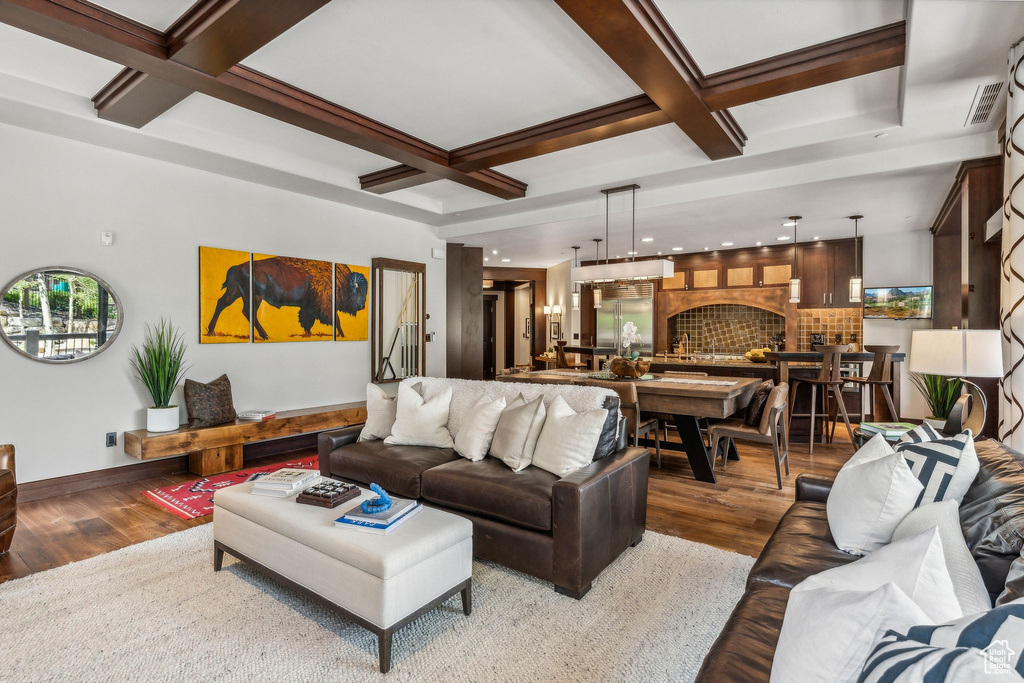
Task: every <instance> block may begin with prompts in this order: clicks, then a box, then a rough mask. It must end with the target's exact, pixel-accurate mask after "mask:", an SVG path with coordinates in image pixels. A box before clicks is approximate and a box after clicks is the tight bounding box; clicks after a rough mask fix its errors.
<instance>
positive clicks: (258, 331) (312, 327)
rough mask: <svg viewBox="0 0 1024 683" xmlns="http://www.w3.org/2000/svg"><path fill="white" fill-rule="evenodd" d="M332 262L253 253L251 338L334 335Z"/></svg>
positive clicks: (299, 338)
mask: <svg viewBox="0 0 1024 683" xmlns="http://www.w3.org/2000/svg"><path fill="white" fill-rule="evenodd" d="M331 280H332V278H331V262H330V261H315V260H313V259H303V258H291V257H288V256H270V255H267V254H253V255H252V309H253V336H252V337H253V341H257V342H284V341H330V340H331V339H334V330H333V326H334V325H333V321H332V319H333V318H334V306H333V303H332V296H331V294H332V292H331Z"/></svg>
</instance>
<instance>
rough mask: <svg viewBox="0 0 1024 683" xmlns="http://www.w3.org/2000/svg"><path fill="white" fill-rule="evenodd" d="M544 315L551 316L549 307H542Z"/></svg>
mask: <svg viewBox="0 0 1024 683" xmlns="http://www.w3.org/2000/svg"><path fill="white" fill-rule="evenodd" d="M544 315H551V307H550V306H545V307H544Z"/></svg>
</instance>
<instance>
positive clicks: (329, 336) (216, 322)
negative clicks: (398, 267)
mask: <svg viewBox="0 0 1024 683" xmlns="http://www.w3.org/2000/svg"><path fill="white" fill-rule="evenodd" d="M369 289H370V269H369V268H366V267H364V266H352V265H346V264H344V263H334V264H332V263H331V262H330V261H317V260H314V259H303V258H291V257H287V256H271V255H268V254H250V253H249V252H247V251H235V250H233V249H216V248H214V247H200V248H199V315H200V321H199V327H200V339H199V341H200V343H202V344H231V343H245V342H248V341H250V339H251V340H252V341H255V342H285V341H330V340H337V341H366V339H368V330H369V311H368V310H367V309H368V306H367V294H368V293H369Z"/></svg>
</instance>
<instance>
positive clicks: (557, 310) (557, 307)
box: [551, 304, 562, 315]
mask: <svg viewBox="0 0 1024 683" xmlns="http://www.w3.org/2000/svg"><path fill="white" fill-rule="evenodd" d="M551 312H552V313H554V314H555V315H562V306H561V305H560V304H555V305H554V306H552V307H551Z"/></svg>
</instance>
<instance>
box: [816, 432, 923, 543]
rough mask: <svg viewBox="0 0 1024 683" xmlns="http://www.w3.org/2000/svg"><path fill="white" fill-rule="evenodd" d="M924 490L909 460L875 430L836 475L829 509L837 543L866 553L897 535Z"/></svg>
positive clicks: (832, 529)
mask: <svg viewBox="0 0 1024 683" xmlns="http://www.w3.org/2000/svg"><path fill="white" fill-rule="evenodd" d="M922 489H923V487H922V485H921V482H920V481H918V480H917V477H915V476H914V473H913V472H911V471H910V466H909V465H907V461H906V460H905V459H904V458H903V456H902V455H900V454H899V453H895V452H893V450H892V448H890V447H889V444H887V443H886V442H885V439H884V438H882V435H881V434H876V435H875V436H874V437H873V438H872V439H871V440H870V441H868V442H867V443H866V444H865V445H864V446H863V447H862V448H861V449H860V450H859V451H857V452H856V453H855V454H854V455H853V457H852V458H850V460H849V461H848V462H847V463H846V464H845V465H843V467H842V469H841V470H839V473H838V474H837V475H836V478H835V481H834V482H833V484H832V490H831V491H829V494H828V501H827V502H826V504H825V510H826V513H827V514H828V526H829V530H830V531H831V532H832V538H833V539H834V540H835V542H836V545H837V546H839V547H840V548H841V549H843V550H845V551H846V552H848V553H850V554H852V555H864V554H866V553H870V552H872V551H874V550H878V549H879V548H881V547H882V546H884V545H886V544H887V543H889V541H891V540H892V533H893V531H895V530H896V526H897V525H898V524H899V523H900V522H902V521H903V518H904V517H906V516H907V513H908V512H910V511H911V510H913V509H914V504H915V503H916V502H917V498H918V496H919V495H920V493H921V490H922Z"/></svg>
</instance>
